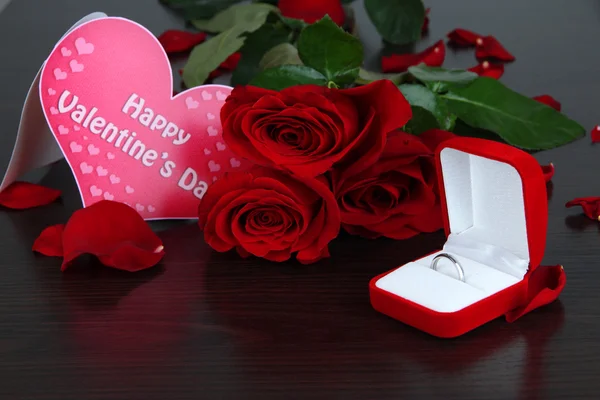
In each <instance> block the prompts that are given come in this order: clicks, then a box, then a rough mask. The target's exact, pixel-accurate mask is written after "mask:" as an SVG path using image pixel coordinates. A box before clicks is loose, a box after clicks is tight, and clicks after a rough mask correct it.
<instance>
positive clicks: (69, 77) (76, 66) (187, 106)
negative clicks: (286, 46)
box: [39, 17, 247, 219]
mask: <svg viewBox="0 0 600 400" xmlns="http://www.w3.org/2000/svg"><path fill="white" fill-rule="evenodd" d="M230 92H231V88H230V87H228V86H221V85H206V86H200V87H195V88H192V89H189V90H187V91H185V92H183V93H180V94H178V95H176V96H173V75H172V70H171V66H170V63H169V60H168V58H167V55H166V54H165V52H164V50H163V48H162V47H161V45H160V43H159V42H158V40H157V39H156V38H155V36H154V35H153V34H152V33H151V32H149V31H148V30H147V29H146V28H144V27H142V26H141V25H139V24H137V23H135V22H133V21H130V20H127V19H124V18H116V17H105V18H99V19H95V20H92V21H88V22H86V23H83V24H81V25H79V26H78V27H76V28H75V29H73V30H72V31H70V32H69V33H68V34H67V35H66V36H65V37H64V38H63V39H62V40H61V41H60V42H59V43H58V44H57V45H56V47H55V48H54V50H53V51H52V53H51V54H50V56H49V58H48V60H47V61H46V63H45V65H44V67H43V69H42V71H41V74H40V83H39V96H40V101H41V107H42V109H43V113H44V115H45V117H46V121H47V123H48V125H49V127H50V131H51V132H52V134H53V136H54V138H55V140H56V142H57V143H58V145H59V147H60V150H61V151H62V153H63V155H64V157H65V158H66V160H67V161H68V163H69V165H70V167H71V170H72V172H73V174H74V176H75V178H76V181H77V185H78V186H79V191H80V193H81V198H82V201H83V205H84V206H89V205H91V204H93V203H95V202H97V201H100V200H103V199H107V200H114V201H119V202H123V203H126V204H128V205H130V206H131V207H133V208H135V209H136V210H137V211H138V212H139V213H140V214H141V215H142V216H143V217H144V218H145V219H179V218H181V219H188V218H197V209H198V204H199V203H200V201H201V199H202V197H203V196H204V194H205V192H206V190H207V189H208V186H209V185H210V184H212V183H213V182H214V181H216V180H217V179H219V177H220V176H221V175H222V174H223V173H225V172H227V171H238V170H243V169H245V168H246V167H247V162H246V161H244V160H242V159H240V158H238V157H236V156H235V154H233V153H232V152H231V150H230V149H229V148H228V147H227V145H226V144H225V143H224V141H223V139H222V137H221V133H222V128H221V123H220V118H219V114H220V110H221V107H222V106H223V104H224V102H225V99H226V98H227V96H228V95H229V94H230Z"/></svg>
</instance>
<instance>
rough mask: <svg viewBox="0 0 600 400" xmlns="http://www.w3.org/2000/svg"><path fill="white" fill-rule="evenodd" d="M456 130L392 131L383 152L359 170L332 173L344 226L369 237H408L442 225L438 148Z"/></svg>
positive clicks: (351, 231) (430, 230)
mask: <svg viewBox="0 0 600 400" xmlns="http://www.w3.org/2000/svg"><path fill="white" fill-rule="evenodd" d="M453 136H454V135H453V134H452V133H450V132H446V131H441V130H430V131H427V132H424V133H422V134H421V135H420V136H414V135H411V134H408V133H404V132H401V131H397V132H394V133H392V134H390V135H389V137H388V140H387V144H386V146H385V149H384V151H383V153H382V154H381V157H380V158H379V160H377V162H376V163H375V164H373V165H372V166H370V167H369V168H367V169H365V170H363V171H362V172H360V173H358V174H348V173H347V172H346V171H343V170H340V171H334V172H333V173H332V179H333V188H334V193H335V196H336V199H337V201H338V205H339V207H340V212H341V216H342V226H343V227H344V229H346V231H348V232H350V233H352V234H358V235H361V236H364V237H368V238H377V237H380V236H385V237H388V238H392V239H406V238H409V237H411V236H414V235H416V234H419V233H421V232H434V231H436V230H438V229H441V227H442V215H441V210H440V202H439V196H438V188H437V176H436V171H435V164H434V150H435V148H436V147H437V145H438V144H439V143H441V142H442V141H444V140H447V139H450V138H451V137H453Z"/></svg>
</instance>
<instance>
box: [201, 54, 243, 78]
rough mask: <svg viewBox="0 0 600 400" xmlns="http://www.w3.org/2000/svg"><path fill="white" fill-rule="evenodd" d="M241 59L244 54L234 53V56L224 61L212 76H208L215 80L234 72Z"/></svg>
mask: <svg viewBox="0 0 600 400" xmlns="http://www.w3.org/2000/svg"><path fill="white" fill-rule="evenodd" d="M241 58H242V53H240V52H237V53H233V54H232V55H230V56H229V57H227V59H226V60H225V61H223V62H222V63H221V65H219V67H218V68H217V69H215V70H214V71H213V72H211V73H210V75H208V79H215V78H218V77H219V76H221V75H223V74H225V73H227V72H231V71H233V70H234V69H236V67H237V65H238V63H239V62H240V59H241Z"/></svg>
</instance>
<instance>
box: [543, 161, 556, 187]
mask: <svg viewBox="0 0 600 400" xmlns="http://www.w3.org/2000/svg"><path fill="white" fill-rule="evenodd" d="M542 172H543V173H544V179H546V182H550V181H551V180H552V177H553V176H554V164H552V163H550V164H548V165H542Z"/></svg>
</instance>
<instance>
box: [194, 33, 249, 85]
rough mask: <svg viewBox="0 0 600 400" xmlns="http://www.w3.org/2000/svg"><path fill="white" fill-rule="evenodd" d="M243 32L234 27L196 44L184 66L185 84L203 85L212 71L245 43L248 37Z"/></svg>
mask: <svg viewBox="0 0 600 400" xmlns="http://www.w3.org/2000/svg"><path fill="white" fill-rule="evenodd" d="M242 33H244V32H243V31H240V30H239V29H238V28H235V27H234V28H231V29H229V30H226V31H225V32H222V33H220V34H218V35H217V36H215V37H213V38H211V39H209V40H207V41H206V42H204V43H201V44H199V45H198V46H196V47H195V48H194V50H192V52H191V53H190V57H189V59H188V62H187V64H186V65H185V67H183V82H184V83H185V85H186V86H187V87H188V88H192V87H194V86H200V85H202V84H203V83H204V81H206V78H208V75H210V73H211V72H212V71H214V70H215V69H217V67H218V66H219V65H221V63H222V62H223V61H225V60H226V59H227V57H229V56H230V55H232V54H233V53H235V52H236V51H238V50H239V49H240V48H241V47H242V46H243V45H244V41H245V40H246V38H244V37H240V35H241V34H242Z"/></svg>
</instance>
